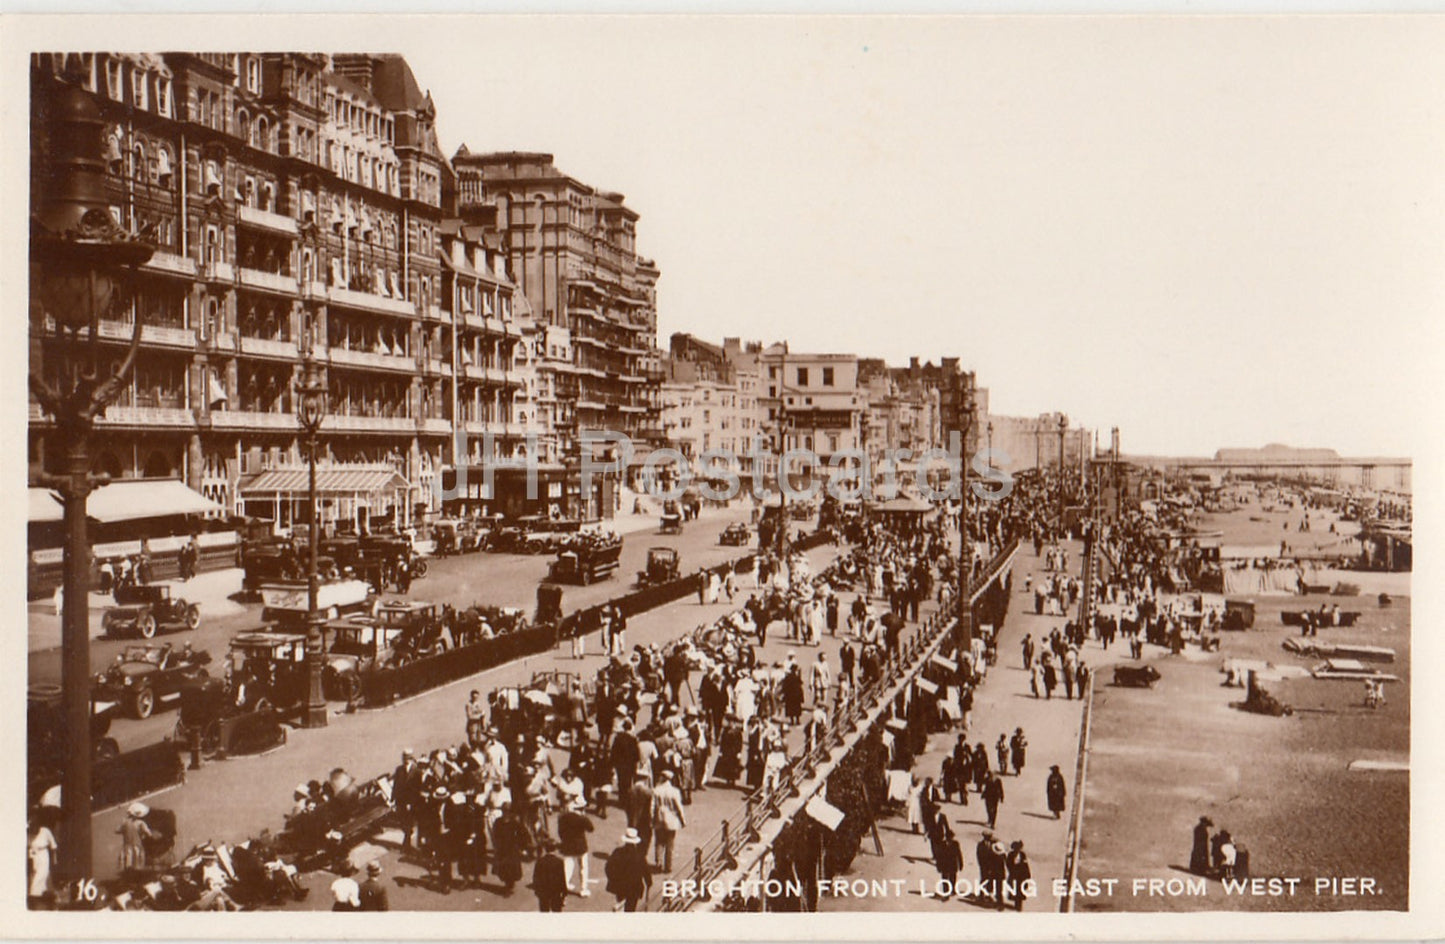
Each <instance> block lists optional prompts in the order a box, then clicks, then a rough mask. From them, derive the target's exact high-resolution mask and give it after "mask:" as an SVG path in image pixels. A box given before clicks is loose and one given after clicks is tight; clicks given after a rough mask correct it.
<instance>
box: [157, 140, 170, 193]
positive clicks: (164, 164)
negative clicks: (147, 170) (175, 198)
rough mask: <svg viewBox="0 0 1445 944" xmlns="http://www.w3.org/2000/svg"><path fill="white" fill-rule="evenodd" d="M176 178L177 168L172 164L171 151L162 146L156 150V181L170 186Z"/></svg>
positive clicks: (163, 185)
mask: <svg viewBox="0 0 1445 944" xmlns="http://www.w3.org/2000/svg"><path fill="white" fill-rule="evenodd" d="M174 180H175V170H174V169H173V168H172V165H171V152H170V151H169V150H167V149H166V148H161V149H160V150H158V151H157V152H156V183H158V184H160V185H161V186H162V187H166V188H169V187H170V186H171V184H172V183H173V182H174Z"/></svg>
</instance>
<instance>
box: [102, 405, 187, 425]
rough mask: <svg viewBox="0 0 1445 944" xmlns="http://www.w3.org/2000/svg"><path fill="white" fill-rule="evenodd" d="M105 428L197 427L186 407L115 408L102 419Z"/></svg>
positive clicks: (107, 411)
mask: <svg viewBox="0 0 1445 944" xmlns="http://www.w3.org/2000/svg"><path fill="white" fill-rule="evenodd" d="M100 422H101V425H103V426H146V427H157V426H159V427H165V428H169V429H177V428H188V427H194V426H195V425H196V418H195V416H193V415H192V414H191V411H190V410H188V409H186V408H185V407H169V406H113V407H110V408H109V409H108V410H106V411H105V415H104V416H103V417H101V420H100Z"/></svg>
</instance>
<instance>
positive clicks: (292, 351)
mask: <svg viewBox="0 0 1445 944" xmlns="http://www.w3.org/2000/svg"><path fill="white" fill-rule="evenodd" d="M241 353H242V354H256V355H258V356H260V357H280V358H284V359H286V360H295V359H296V355H297V353H298V352H297V349H296V342H295V341H273V340H271V339H270V338H248V337H246V336H245V335H242V336H241Z"/></svg>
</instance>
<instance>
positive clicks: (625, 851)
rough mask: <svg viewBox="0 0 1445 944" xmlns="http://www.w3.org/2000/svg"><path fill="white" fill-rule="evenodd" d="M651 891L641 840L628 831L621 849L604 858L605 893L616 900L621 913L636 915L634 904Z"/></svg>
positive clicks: (633, 832)
mask: <svg viewBox="0 0 1445 944" xmlns="http://www.w3.org/2000/svg"><path fill="white" fill-rule="evenodd" d="M651 887H652V873H651V870H649V869H648V867H647V850H646V848H645V847H644V846H643V844H642V836H641V835H640V834H639V833H638V832H637V830H635V829H629V830H628V831H627V833H626V835H625V836H623V838H622V845H620V846H618V847H617V848H616V849H614V850H612V855H610V856H608V857H607V890H608V891H609V892H611V893H612V894H613V895H615V896H616V897H617V901H618V902H619V903H620V904H621V905H622V910H623V911H636V910H637V903H638V902H639V901H641V900H642V898H643V897H644V896H645V895H646V894H647V890H648V889H649V888H651Z"/></svg>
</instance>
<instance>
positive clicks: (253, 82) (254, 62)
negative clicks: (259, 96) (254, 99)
mask: <svg viewBox="0 0 1445 944" xmlns="http://www.w3.org/2000/svg"><path fill="white" fill-rule="evenodd" d="M246 88H247V89H248V90H249V91H252V92H256V93H259V92H260V91H261V60H260V59H256V58H254V57H251V58H248V59H247V60H246Z"/></svg>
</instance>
